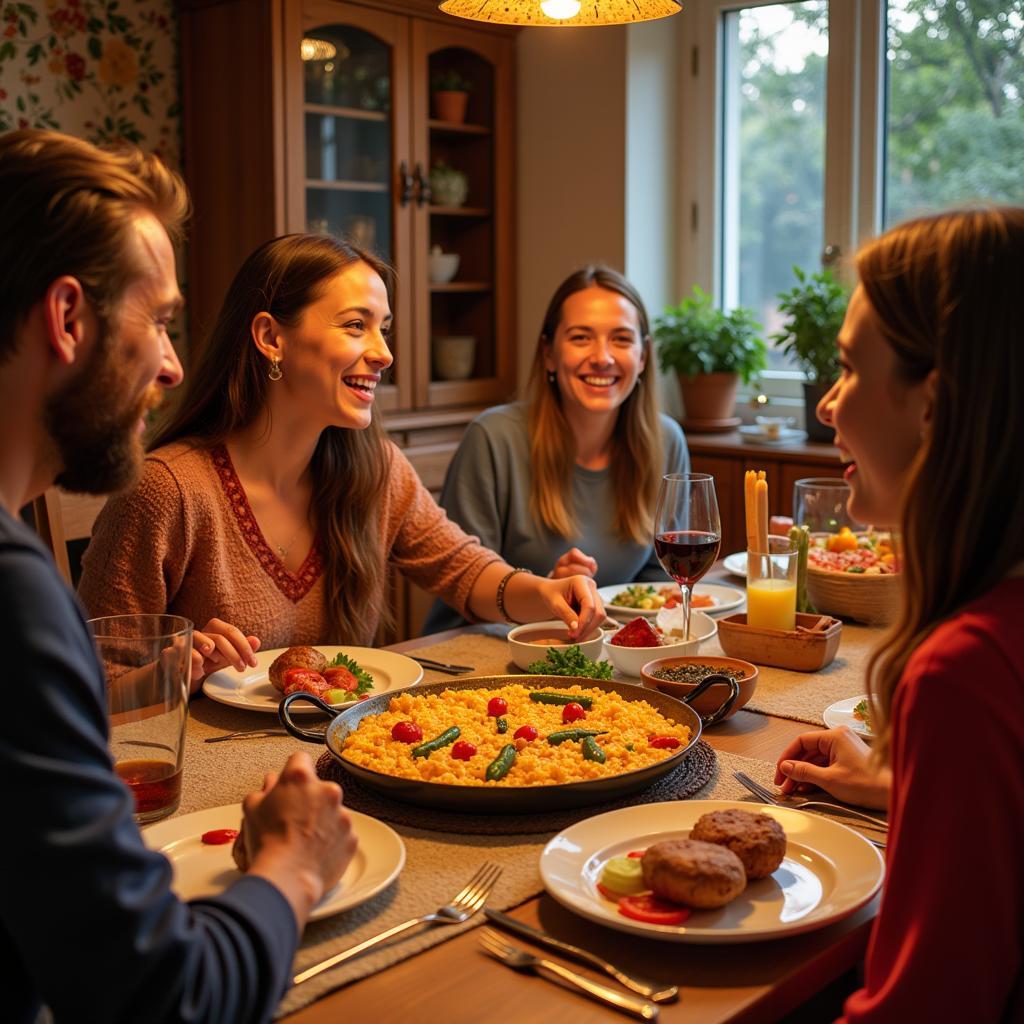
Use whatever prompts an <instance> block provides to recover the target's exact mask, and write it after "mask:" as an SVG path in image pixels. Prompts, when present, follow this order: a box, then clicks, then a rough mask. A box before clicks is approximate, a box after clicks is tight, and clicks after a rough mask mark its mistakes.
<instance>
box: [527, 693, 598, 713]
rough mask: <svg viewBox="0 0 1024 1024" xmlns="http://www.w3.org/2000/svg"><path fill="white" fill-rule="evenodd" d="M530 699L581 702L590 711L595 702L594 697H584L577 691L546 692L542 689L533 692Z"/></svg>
mask: <svg viewBox="0 0 1024 1024" xmlns="http://www.w3.org/2000/svg"><path fill="white" fill-rule="evenodd" d="M530 700H532V701H534V702H535V703H537V704H579V706H580V707H583V708H586V709H587V710H588V711H589V710H590V706H591V704H593V703H594V698H593V697H582V696H580V695H579V694H575V693H545V692H543V691H540V690H537V691H535V692H533V693H531V694H530Z"/></svg>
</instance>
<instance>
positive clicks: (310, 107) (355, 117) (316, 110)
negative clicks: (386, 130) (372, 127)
mask: <svg viewBox="0 0 1024 1024" xmlns="http://www.w3.org/2000/svg"><path fill="white" fill-rule="evenodd" d="M304 109H305V111H306V113H307V114H324V115H326V116H328V117H346V118H348V119H349V120H350V121H377V122H379V123H380V124H387V121H388V117H389V116H390V115H389V114H388V113H387V111H385V110H363V109H361V108H360V107H333V106H331V105H330V104H327V103H307V104H305V106H304Z"/></svg>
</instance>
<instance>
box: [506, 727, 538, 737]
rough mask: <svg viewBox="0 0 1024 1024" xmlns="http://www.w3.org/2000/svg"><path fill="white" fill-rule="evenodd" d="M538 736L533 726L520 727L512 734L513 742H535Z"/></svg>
mask: <svg viewBox="0 0 1024 1024" xmlns="http://www.w3.org/2000/svg"><path fill="white" fill-rule="evenodd" d="M537 736H538V733H537V727H536V726H534V725H521V726H519V728H518V729H516V731H515V732H514V733H513V734H512V739H514V740H527V741H529V740H535V739H536V738H537Z"/></svg>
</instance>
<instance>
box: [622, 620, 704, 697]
mask: <svg viewBox="0 0 1024 1024" xmlns="http://www.w3.org/2000/svg"><path fill="white" fill-rule="evenodd" d="M717 632H718V623H717V622H716V620H715V619H713V618H711V616H710V615H707V614H705V613H704V612H698V611H694V612H691V613H690V639H689V640H678V641H676V642H674V643H672V642H670V643H664V644H662V645H661V646H660V647H620V646H619V645H618V644H613V643H612V642H611V641H612V637H613V636H615V633H611V632H609V633H608V634H607V635H606V636H605V640H604V650H605V654H607V655H608V660H609V661H610V662H611V663H612V664H613V665H614V666H615V668H616V669H618V671H619V672H621V673H622V675H624V676H629V677H630V678H631V679H639V678H640V672H641V670H642V669H643V667H644V665H646V664H647V663H648V662H649V661H652V660H653V659H655V658H671V657H678V656H679V655H684V654H696V653H697V652H698V651H699V650H700V645H701V644H702V643H703V642H704V641H705V640H710V639H711V638H712V637H713V636H714V635H715V634H716V633H717ZM719 703H721V701H719Z"/></svg>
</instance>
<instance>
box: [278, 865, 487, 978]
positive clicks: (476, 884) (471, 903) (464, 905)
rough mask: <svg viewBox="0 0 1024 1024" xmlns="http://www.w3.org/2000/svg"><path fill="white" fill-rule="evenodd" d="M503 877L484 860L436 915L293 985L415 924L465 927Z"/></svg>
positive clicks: (313, 970)
mask: <svg viewBox="0 0 1024 1024" xmlns="http://www.w3.org/2000/svg"><path fill="white" fill-rule="evenodd" d="M500 875H501V868H499V867H498V866H497V864H492V863H491V862H490V861H485V862H484V863H483V864H482V865H481V866H480V869H479V871H477V873H476V874H475V875H474V876H473V877H472V878H471V879H470V880H469V881H468V882H467V883H466V885H465V887H464V888H463V889H462V890H461V891H459V892H457V893H456V894H455V895H454V896H453V897H452V898H451V899H450V900H449V901H448V902H447V903H446V904H445V905H444V906H443V907H438V908H437V910H435V911H434V913H432V914H424V915H423V916H422V917H413V918H410V919H409V920H408V921H403V922H402V923H401V924H396V925H395V926H394V928H388V930H387V931H383V932H381V933H380V934H379V935H374V936H373V937H372V938H369V939H365V940H364V941H363V942H360V943H359V944H358V945H355V946H352V947H351V948H350V949H346V950H343V951H342V952H340V953H336V954H335V955H334V956H332V957H329V958H328V959H327V960H321V961H320V963H318V964H315V965H314V966H312V967H308V968H306V970H304V971H302V972H300V973H299V974H296V975H295V977H294V978H293V979H292V982H293V984H295V985H300V984H302V982H304V981H309V979H310V978H315V977H316V976H317V975H318V974H322V973H323V972H324V971H328V970H330V969H331V968H332V967H337V966H338V965H339V964H343V963H345V961H346V960H351V959H352V957H354V956H358V955H359V954H360V953H364V952H366V950H368V949H372V948H373V947H374V946H379V945H380V944H381V943H382V942H384V941H386V940H387V939H391V938H394V937H395V936H396V935H401V934H402V932H407V931H408V930H409V929H410V928H415V927H416V925H419V924H431V925H434V924H462V922H463V921H468V920H469V919H470V918H471V917H472V916H473V915H474V914H475V913H477V911H479V910H480V909H481V908H482V907H483V905H484V903H485V902H486V900H487V897H488V896H489V895H490V894H491V890H492V889H493V888H494V883H495V882H497V881H498V878H499V877H500Z"/></svg>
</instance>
